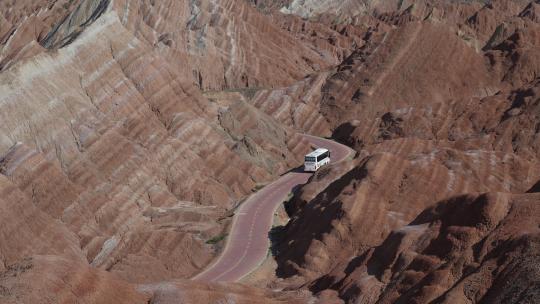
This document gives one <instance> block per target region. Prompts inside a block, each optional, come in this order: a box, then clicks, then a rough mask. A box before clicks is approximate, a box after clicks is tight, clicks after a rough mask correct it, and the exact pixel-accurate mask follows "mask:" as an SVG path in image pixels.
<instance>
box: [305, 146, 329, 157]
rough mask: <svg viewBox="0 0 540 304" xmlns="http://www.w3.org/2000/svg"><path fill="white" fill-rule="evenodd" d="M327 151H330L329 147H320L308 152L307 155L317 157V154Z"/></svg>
mask: <svg viewBox="0 0 540 304" xmlns="http://www.w3.org/2000/svg"><path fill="white" fill-rule="evenodd" d="M326 152H328V149H324V148H319V149H317V150H315V151H312V152H311V153H309V154H307V155H306V156H307V157H317V156H319V155H321V154H323V153H326Z"/></svg>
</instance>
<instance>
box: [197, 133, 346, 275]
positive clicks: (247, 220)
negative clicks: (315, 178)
mask: <svg viewBox="0 0 540 304" xmlns="http://www.w3.org/2000/svg"><path fill="white" fill-rule="evenodd" d="M304 136H305V138H306V139H307V140H309V141H310V142H311V143H312V144H313V145H315V146H317V147H321V148H327V149H329V150H330V159H331V161H332V162H333V163H335V162H339V161H342V160H344V159H346V158H347V157H348V156H349V155H350V153H351V151H352V150H351V149H350V148H349V147H347V146H344V145H342V144H339V143H336V142H334V141H331V140H327V139H323V138H319V137H314V136H310V135H304ZM310 176H311V173H304V172H290V173H287V174H285V175H283V176H282V177H280V178H279V179H278V180H276V181H274V182H273V183H271V184H270V185H268V186H266V187H264V188H263V189H261V190H259V191H258V192H257V193H255V194H254V195H252V196H251V197H250V198H249V199H247V200H246V201H245V202H244V203H243V204H242V205H241V206H240V208H239V209H238V211H237V212H236V214H235V217H234V221H233V225H232V228H231V232H230V234H229V236H228V237H227V244H226V245H225V250H224V251H223V252H222V254H221V256H220V257H219V258H218V259H217V260H216V261H215V262H214V263H213V264H212V265H210V266H209V267H208V268H207V269H206V270H205V271H203V272H201V273H200V274H198V275H197V276H195V277H194V278H193V279H194V280H197V281H204V282H215V281H226V282H234V281H238V280H240V279H241V278H242V277H244V276H246V275H247V274H249V273H250V272H252V271H253V270H255V269H256V268H257V267H258V266H259V265H260V264H261V263H262V262H263V261H264V259H265V258H266V255H267V253H268V249H269V247H270V240H269V239H268V232H269V231H270V229H271V228H272V222H273V218H274V213H275V211H276V209H277V207H278V206H279V204H281V203H282V202H283V201H284V200H285V198H286V197H287V195H288V194H289V193H290V192H291V190H292V189H293V188H294V187H295V186H297V185H301V184H305V183H306V182H307V180H308V179H309V177H310Z"/></svg>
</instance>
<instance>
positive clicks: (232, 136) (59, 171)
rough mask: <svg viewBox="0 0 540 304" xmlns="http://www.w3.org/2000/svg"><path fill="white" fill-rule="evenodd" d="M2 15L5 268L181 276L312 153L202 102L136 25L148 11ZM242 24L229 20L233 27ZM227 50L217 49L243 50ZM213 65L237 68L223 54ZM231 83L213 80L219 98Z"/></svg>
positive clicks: (243, 105)
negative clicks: (45, 260)
mask: <svg viewBox="0 0 540 304" xmlns="http://www.w3.org/2000/svg"><path fill="white" fill-rule="evenodd" d="M3 4H4V5H5V7H3V16H4V17H3V19H2V20H3V22H4V23H5V24H6V25H11V26H13V29H12V30H10V31H7V32H6V33H5V39H4V40H3V41H4V44H3V49H2V54H3V55H2V56H3V57H2V60H3V62H4V65H3V67H2V69H3V71H2V73H1V75H0V98H1V100H0V108H1V110H0V112H1V113H2V114H1V118H0V120H1V121H2V124H1V125H0V134H1V135H0V154H1V155H2V158H1V160H0V173H1V176H0V177H1V178H2V179H1V180H0V184H1V187H2V188H3V189H4V190H3V191H2V192H3V193H4V194H5V195H3V196H2V205H1V207H2V210H4V212H2V216H3V220H2V227H3V228H2V229H1V230H2V231H1V233H2V235H4V237H3V238H2V243H1V244H0V248H1V253H0V257H1V259H2V262H3V263H2V264H3V265H4V268H5V267H10V265H13V264H16V263H18V262H19V260H20V259H21V258H24V257H31V256H35V255H55V256H58V257H61V258H67V259H69V260H73V261H74V262H75V261H76V262H77V263H79V264H80V263H83V264H88V266H89V267H93V268H97V269H103V270H106V271H108V272H109V273H113V274H114V275H115V276H116V277H117V278H120V279H123V280H124V282H129V283H149V282H159V281H165V280H173V279H178V278H189V277H191V276H192V275H193V274H195V273H197V272H198V271H200V270H201V269H202V268H203V267H204V266H206V265H207V264H208V263H209V262H210V261H211V260H212V259H213V257H214V256H215V254H216V253H217V249H219V247H218V246H215V245H212V244H209V243H207V241H208V240H209V239H212V238H214V237H216V236H220V235H222V234H224V233H225V229H226V227H227V226H228V224H229V223H230V214H231V213H230V210H231V209H232V208H233V207H234V206H235V205H236V204H238V203H239V202H240V201H241V199H243V198H244V197H245V196H246V195H248V194H250V193H251V191H252V189H254V188H255V187H256V186H258V185H259V184H263V183H266V182H268V181H271V180H273V179H274V178H275V177H276V176H278V175H279V174H280V173H283V172H285V171H287V170H288V169H289V168H291V167H294V166H297V165H298V164H299V163H300V160H301V159H302V156H303V155H304V154H305V152H306V151H307V150H308V149H309V146H308V144H307V142H305V141H303V140H302V139H301V137H299V136H298V135H297V134H296V133H295V132H294V131H293V130H292V129H290V128H288V127H286V126H282V125H280V124H279V123H278V122H276V121H275V120H274V119H272V118H271V117H269V116H267V115H265V114H264V113H262V112H260V111H259V110H257V109H256V108H254V107H253V106H252V105H250V104H248V103H247V102H246V101H245V100H235V101H234V102H233V103H231V104H228V105H223V104H219V103H218V102H216V101H210V100H208V99H207V98H206V97H204V96H203V94H202V92H201V90H200V88H199V87H198V85H200V83H197V82H195V81H194V80H193V74H192V71H191V70H190V68H189V65H186V63H185V62H184V61H181V60H177V59H175V57H174V56H173V55H172V54H173V53H174V52H169V51H165V50H164V49H162V47H163V46H158V45H157V44H158V41H157V40H155V41H154V40H152V39H153V37H154V38H155V37H158V36H159V35H157V34H156V33H157V32H156V31H155V30H154V29H153V28H152V27H151V26H150V25H144V26H143V25H141V24H140V23H139V22H142V20H143V19H144V18H149V19H151V16H153V15H152V13H150V12H145V9H146V8H148V7H146V8H145V5H150V3H148V4H145V3H139V2H136V1H134V2H133V3H120V2H119V1H111V2H109V1H80V2H77V1H75V2H73V1H71V2H70V3H69V4H68V3H62V2H55V3H51V4H47V5H46V4H45V3H42V4H41V6H40V5H38V4H35V5H29V6H25V5H22V4H17V5H15V4H13V3H11V4H6V3H3ZM177 4H178V3H177V2H175V1H174V2H171V3H168V5H169V8H168V9H169V11H170V10H178V11H179V12H184V13H186V14H187V15H186V16H185V17H186V18H187V16H189V14H190V13H191V11H190V10H189V9H187V8H184V7H183V6H181V7H174V5H177ZM183 4H185V3H183ZM183 4H182V5H183ZM195 4H196V3H192V5H195ZM124 5H125V6H124ZM129 5H133V8H134V9H133V10H130V9H124V8H126V7H127V6H129ZM197 5H200V3H198V4H197ZM216 5H217V4H216ZM19 6H20V7H19ZM171 6H172V7H171ZM118 8H122V10H121V11H119V10H118ZM135 8H136V9H135ZM16 9H20V10H19V11H17V12H15V10H16ZM148 9H150V8H148ZM184 9H185V10H186V11H184ZM229 9H231V8H230V7H229ZM245 9H246V10H248V11H249V10H250V9H251V8H250V7H248V6H246V8H245ZM151 11H152V12H155V13H156V14H157V13H158V11H159V12H161V13H166V11H167V10H165V9H164V8H162V9H160V10H156V9H154V8H151ZM219 11H220V12H222V10H221V9H220V10H219ZM240 12H241V11H235V12H234V14H233V13H231V14H233V15H234V16H235V18H238V21H239V22H240V20H241V17H242V16H243V14H240ZM130 13H132V14H131V15H130ZM143 13H144V14H143ZM16 14H18V15H16ZM236 14H239V15H238V16H236ZM167 16H170V18H174V20H175V22H180V24H181V23H182V22H184V20H183V19H181V18H180V19H179V18H178V17H181V16H177V15H174V14H171V15H169V14H167ZM51 19H54V20H51ZM145 20H148V19H145ZM193 22H194V21H193ZM227 22H228V21H227ZM231 22H232V21H231ZM263 22H264V21H263ZM152 25H155V24H152ZM168 26H169V27H173V25H172V24H169V25H168ZM235 26H239V25H235ZM29 27H30V28H35V29H39V31H30V32H28V31H26V30H25V29H26V28H29ZM141 27H143V28H144V30H141V29H140V28H141ZM262 27H263V28H264V27H265V26H262ZM4 29H5V27H2V30H4ZM218 29H222V27H221V26H218ZM233 29H234V30H236V28H234V27H232V26H231V29H230V30H231V31H232V30H233ZM270 30H272V29H270ZM180 36H181V35H180ZM182 37H183V36H182ZM158 40H159V39H158ZM211 41H212V42H213V43H216V44H219V43H221V42H217V41H216V40H214V39H211ZM244 41H245V40H244ZM280 41H283V40H280ZM226 43H228V44H229V46H228V47H227V49H228V51H230V50H231V49H232V48H238V49H239V51H238V52H244V51H246V50H247V49H246V46H245V45H244V46H241V47H239V46H238V45H236V44H234V43H233V45H231V42H230V41H229V42H226ZM279 43H281V42H278V46H279ZM15 44H20V47H15ZM181 45H182V47H185V44H184V41H182V43H181ZM222 46H223V47H225V46H224V45H222ZM301 48H303V47H301ZM27 49H33V50H34V51H32V52H27ZM276 49H283V50H284V49H287V47H285V46H279V48H276ZM274 51H275V50H274ZM213 52H218V51H217V50H215V49H214V50H213ZM310 52H313V51H310ZM219 54H220V56H223V57H224V58H227V60H229V61H228V62H227V63H226V64H225V65H226V66H227V67H228V68H230V69H231V71H232V70H234V69H236V68H238V66H237V65H236V63H234V62H231V60H232V59H231V57H233V55H231V54H230V53H226V54H225V55H224V54H222V53H221V51H219ZM189 56H190V58H189V60H192V59H194V58H197V56H196V55H193V56H191V55H189ZM201 56H202V55H201ZM212 56H214V57H216V58H217V57H219V56H217V55H216V54H214V55H206V54H205V55H204V56H203V57H204V58H208V60H209V61H208V62H207V64H208V65H207V67H208V68H210V67H212V71H214V69H213V68H214V67H215V66H212V64H213V63H212V60H214V59H212V58H211V57H212ZM268 56H269V57H268V58H272V57H273V55H272V56H270V55H268ZM203 57H199V59H194V60H195V61H193V62H197V60H201V59H200V58H203ZM186 60H188V59H187V58H186ZM215 60H218V61H220V62H221V60H224V59H223V58H219V59H215ZM239 62H241V63H242V64H245V61H244V60H243V59H242V61H239ZM190 64H191V63H190ZM197 64H198V63H197ZM233 66H234V68H233ZM239 69H242V68H239ZM306 70H309V68H308V67H307V66H306V68H305V70H302V69H298V70H296V69H295V70H294V73H296V74H294V75H293V74H291V76H290V77H291V78H290V79H293V78H292V77H299V76H298V75H301V74H302V73H305V72H306ZM310 71H312V70H310ZM257 73H258V72H257ZM236 76H238V75H236V72H231V73H230V74H227V76H224V75H223V74H222V75H220V76H219V77H217V76H215V75H214V76H212V77H213V78H212V79H215V80H216V83H220V84H219V85H217V87H221V86H223V87H226V86H229V85H231V86H232V85H235V83H234V82H235V81H236V80H233V78H234V79H236V78H235V77H236ZM251 76H253V77H254V78H255V77H256V76H255V74H250V77H251ZM208 77H209V76H208ZM203 78H204V77H203ZM263 78H264V79H265V80H268V81H269V82H268V83H267V85H275V84H276V83H272V81H271V80H270V79H269V78H266V77H265V76H264V77H263ZM279 79H280V81H281V80H283V81H285V82H286V81H290V79H288V80H287V79H284V78H279ZM227 81H229V83H228V84H226V83H227ZM265 85H266V84H265ZM79 264H77V265H79ZM51 267H52V266H51ZM73 267H75V268H76V267H78V266H73ZM61 275H64V274H61ZM34 283H35V284H38V283H39V282H37V281H36V282H29V283H28V284H30V286H31V285H32V284H34ZM98 293H101V292H99V291H98ZM101 296H104V295H103V294H102V295H101ZM51 297H54V295H51ZM29 299H30V298H28V301H30V300H29ZM25 301H26V300H25ZM126 301H128V302H129V298H126ZM68 302H69V301H68Z"/></svg>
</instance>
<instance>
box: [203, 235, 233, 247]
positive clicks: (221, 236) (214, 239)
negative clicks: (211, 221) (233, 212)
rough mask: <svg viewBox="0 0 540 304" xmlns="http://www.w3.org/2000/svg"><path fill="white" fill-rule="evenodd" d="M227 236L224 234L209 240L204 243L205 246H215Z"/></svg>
mask: <svg viewBox="0 0 540 304" xmlns="http://www.w3.org/2000/svg"><path fill="white" fill-rule="evenodd" d="M227 236H228V234H227V233H224V234H221V235H217V236H215V237H213V238H211V239H209V240H208V241H206V244H211V245H215V244H217V243H219V242H221V241H223V240H224V239H225V238H226V237H227Z"/></svg>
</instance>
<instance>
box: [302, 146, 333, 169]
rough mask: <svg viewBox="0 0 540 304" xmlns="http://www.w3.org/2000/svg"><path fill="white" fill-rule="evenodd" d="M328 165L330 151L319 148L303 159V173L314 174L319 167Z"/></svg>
mask: <svg viewBox="0 0 540 304" xmlns="http://www.w3.org/2000/svg"><path fill="white" fill-rule="evenodd" d="M329 163H330V151H328V149H323V148H319V149H317V150H315V151H313V152H311V153H309V154H308V155H306V158H305V159H304V171H309V172H315V171H317V170H318V169H319V168H320V167H322V166H324V165H326V164H329Z"/></svg>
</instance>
